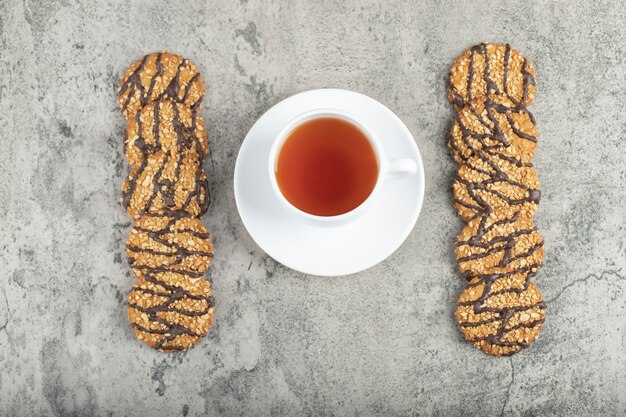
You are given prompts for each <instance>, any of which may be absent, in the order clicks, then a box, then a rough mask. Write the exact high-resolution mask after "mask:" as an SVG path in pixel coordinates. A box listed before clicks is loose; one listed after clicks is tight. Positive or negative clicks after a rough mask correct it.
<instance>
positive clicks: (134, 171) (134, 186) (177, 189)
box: [122, 149, 210, 220]
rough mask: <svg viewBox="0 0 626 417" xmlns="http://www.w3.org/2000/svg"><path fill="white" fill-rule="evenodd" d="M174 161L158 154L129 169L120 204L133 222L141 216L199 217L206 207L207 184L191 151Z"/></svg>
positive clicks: (164, 154)
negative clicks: (171, 215) (183, 215)
mask: <svg viewBox="0 0 626 417" xmlns="http://www.w3.org/2000/svg"><path fill="white" fill-rule="evenodd" d="M183 152H184V153H183V154H182V155H178V158H180V159H177V158H176V157H175V156H172V155H171V154H166V153H165V152H163V151H158V152H156V153H155V154H151V155H149V156H147V157H146V158H145V159H144V160H143V161H142V163H141V164H140V165H139V166H134V167H132V168H131V171H130V174H129V175H128V178H127V179H126V181H125V182H124V183H123V184H122V197H123V198H122V204H123V205H124V207H125V208H126V211H127V212H128V214H129V215H130V217H131V219H133V220H136V219H138V218H140V217H141V216H142V215H144V214H145V213H150V214H168V215H169V214H171V213H174V212H183V213H185V214H186V215H190V216H196V217H197V216H201V215H202V214H204V213H205V212H206V211H207V209H208V207H209V204H210V193H209V184H208V181H207V178H206V175H205V174H204V171H203V170H202V167H201V165H200V163H201V161H200V159H199V157H198V155H197V154H196V153H195V150H194V149H185V150H183Z"/></svg>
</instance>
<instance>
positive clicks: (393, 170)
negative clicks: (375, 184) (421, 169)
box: [385, 158, 417, 181]
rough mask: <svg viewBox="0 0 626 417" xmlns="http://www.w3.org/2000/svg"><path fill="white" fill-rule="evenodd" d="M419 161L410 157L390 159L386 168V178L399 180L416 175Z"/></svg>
mask: <svg viewBox="0 0 626 417" xmlns="http://www.w3.org/2000/svg"><path fill="white" fill-rule="evenodd" d="M416 172H417V162H415V160H413V159H409V158H399V159H388V160H387V168H386V170H385V180H387V181H389V180H399V179H402V178H408V177H412V176H413V175H415V173H416Z"/></svg>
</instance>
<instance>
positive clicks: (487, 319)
mask: <svg viewBox="0 0 626 417" xmlns="http://www.w3.org/2000/svg"><path fill="white" fill-rule="evenodd" d="M535 272H536V268H523V269H522V270H519V271H516V272H513V273H507V274H486V275H481V276H477V277H475V278H474V279H472V280H471V281H470V282H468V283H467V285H466V287H465V290H464V291H463V293H462V294H461V297H460V298H459V303H458V308H457V310H456V319H457V321H458V323H459V329H460V330H461V333H463V335H464V336H465V339H467V341H468V342H470V343H472V344H473V345H474V346H476V347H479V348H480V349H482V350H483V351H485V352H486V353H488V354H490V355H494V356H509V355H512V354H514V353H516V352H518V351H519V350H521V349H523V348H525V347H527V346H528V345H529V344H530V343H532V342H533V341H534V340H535V339H537V337H538V336H539V332H540V331H541V326H542V325H543V322H544V318H545V314H544V310H545V305H544V303H543V301H542V297H541V293H540V292H539V289H538V288H537V285H536V284H535V282H534V281H533V280H532V277H533V276H534V275H535Z"/></svg>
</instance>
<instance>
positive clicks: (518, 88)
mask: <svg viewBox="0 0 626 417" xmlns="http://www.w3.org/2000/svg"><path fill="white" fill-rule="evenodd" d="M485 98H491V99H493V100H495V101H496V102H497V103H499V104H501V105H505V106H507V107H509V108H525V107H526V106H529V105H530V104H532V102H533V100H534V98H535V69H534V68H533V66H532V64H531V63H530V61H529V60H528V59H527V58H526V57H525V56H524V55H522V54H521V53H520V52H519V51H517V50H515V49H512V48H511V46H510V45H509V44H500V43H481V44H479V45H475V46H472V47H471V48H470V49H468V50H466V51H465V52H463V53H462V54H461V55H460V56H459V57H457V59H456V60H455V61H454V63H453V64H452V67H451V68H450V75H449V84H448V100H449V101H450V103H452V105H453V106H454V108H455V109H456V110H457V111H459V110H461V109H462V108H463V107H464V106H466V105H467V104H468V103H469V102H470V101H472V100H473V99H485Z"/></svg>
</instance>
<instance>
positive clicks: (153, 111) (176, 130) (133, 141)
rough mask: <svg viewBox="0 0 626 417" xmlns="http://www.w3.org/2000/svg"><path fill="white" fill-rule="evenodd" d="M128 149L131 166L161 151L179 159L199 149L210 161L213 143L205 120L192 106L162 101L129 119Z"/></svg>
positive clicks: (200, 153)
mask: <svg viewBox="0 0 626 417" xmlns="http://www.w3.org/2000/svg"><path fill="white" fill-rule="evenodd" d="M125 133H126V137H125V140H124V145H125V146H124V148H125V153H126V158H127V159H128V163H129V164H130V166H131V167H132V166H138V165H140V164H141V162H142V161H143V160H144V159H145V158H146V156H148V155H150V154H153V153H156V152H158V151H159V150H162V151H164V152H165V153H167V154H171V155H173V156H175V157H176V156H177V155H178V154H180V153H182V152H183V150H184V149H188V148H196V153H197V154H198V155H199V158H200V159H204V158H206V156H207V155H208V152H209V143H208V137H207V131H206V128H205V125H204V120H203V119H202V117H201V116H200V115H198V113H197V112H195V111H193V110H191V108H189V107H188V106H186V105H184V104H181V103H177V102H175V101H173V100H171V99H162V100H159V101H155V102H154V103H151V104H149V105H146V106H144V107H143V108H142V109H141V110H140V111H138V112H136V115H135V117H133V118H131V119H129V120H128V125H127V127H126V132H125Z"/></svg>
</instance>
